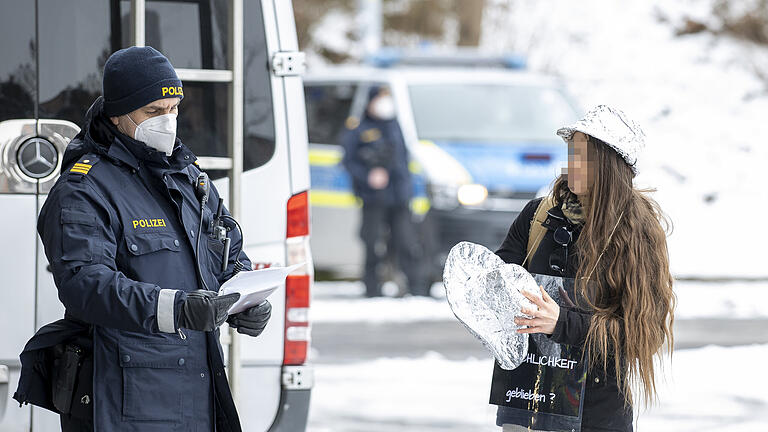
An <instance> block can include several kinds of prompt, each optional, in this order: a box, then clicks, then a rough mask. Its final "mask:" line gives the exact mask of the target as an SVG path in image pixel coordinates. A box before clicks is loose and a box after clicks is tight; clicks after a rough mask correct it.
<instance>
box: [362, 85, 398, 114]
mask: <svg viewBox="0 0 768 432" xmlns="http://www.w3.org/2000/svg"><path fill="white" fill-rule="evenodd" d="M368 112H369V113H370V114H371V115H372V116H373V117H375V118H377V119H379V120H392V119H393V118H395V100H394V99H393V98H392V95H390V94H389V91H386V90H382V91H381V92H379V94H378V96H376V97H375V98H374V99H373V100H372V101H371V104H370V105H369V106H368Z"/></svg>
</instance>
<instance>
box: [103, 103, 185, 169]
mask: <svg viewBox="0 0 768 432" xmlns="http://www.w3.org/2000/svg"><path fill="white" fill-rule="evenodd" d="M179 102H181V99H180V98H167V99H158V100H156V101H154V102H150V103H148V104H147V105H144V106H143V107H141V108H139V109H137V110H135V111H132V112H130V113H128V114H125V115H121V116H118V117H110V120H111V121H112V123H113V124H114V125H115V126H117V129H118V130H119V131H120V132H122V133H124V134H126V135H128V136H129V137H132V138H133V139H135V140H136V141H141V142H143V143H144V144H146V145H148V146H149V147H152V148H154V149H155V150H157V151H160V152H163V153H165V155H166V156H170V155H171V154H172V153H173V146H174V144H175V142H176V116H177V115H178V113H179Z"/></svg>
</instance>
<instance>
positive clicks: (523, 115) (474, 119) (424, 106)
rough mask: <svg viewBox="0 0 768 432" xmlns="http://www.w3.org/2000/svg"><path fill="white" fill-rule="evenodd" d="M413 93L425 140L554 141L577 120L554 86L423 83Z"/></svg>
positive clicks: (418, 129) (420, 133)
mask: <svg viewBox="0 0 768 432" xmlns="http://www.w3.org/2000/svg"><path fill="white" fill-rule="evenodd" d="M409 91H410V96H411V105H412V108H413V115H414V119H415V122H416V132H417V134H418V137H419V139H423V140H433V141H470V142H472V141H482V142H495V143H499V144H504V143H509V142H511V141H540V140H547V141H549V140H553V139H557V136H556V135H555V131H556V130H557V129H558V128H560V127H562V126H564V125H566V124H570V123H571V122H573V121H574V120H576V116H577V114H576V112H575V110H574V108H573V106H572V105H571V104H570V103H569V101H568V99H567V98H566V96H565V95H564V94H563V93H562V92H561V91H560V90H558V89H556V88H551V87H541V86H522V85H520V86H517V85H503V84H419V85H411V86H409Z"/></svg>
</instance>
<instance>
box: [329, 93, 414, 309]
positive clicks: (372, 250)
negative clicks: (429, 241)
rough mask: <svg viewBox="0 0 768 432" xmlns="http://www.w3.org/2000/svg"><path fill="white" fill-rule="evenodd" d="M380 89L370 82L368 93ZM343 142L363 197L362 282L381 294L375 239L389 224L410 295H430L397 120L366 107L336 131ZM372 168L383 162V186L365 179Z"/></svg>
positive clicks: (371, 294) (368, 292) (373, 293)
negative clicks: (360, 115)
mask: <svg viewBox="0 0 768 432" xmlns="http://www.w3.org/2000/svg"><path fill="white" fill-rule="evenodd" d="M378 92H379V88H378V87H374V88H372V89H371V90H370V92H369V98H373V97H375V96H376V95H377V94H378ZM341 143H342V145H343V147H344V159H343V160H342V163H343V165H344V167H345V168H346V169H347V172H348V173H349V175H350V178H351V180H352V187H353V189H354V191H355V195H357V196H358V197H359V198H360V199H361V200H362V201H363V210H362V224H361V227H360V237H361V239H362V240H363V242H364V243H365V271H364V274H363V283H364V284H365V290H366V295H367V296H369V297H374V296H379V295H381V280H380V279H381V278H380V277H379V275H378V267H379V264H380V263H381V262H382V261H383V260H384V257H382V256H379V255H380V254H379V252H378V249H379V248H378V247H377V245H378V243H379V241H380V238H381V237H382V235H383V234H385V233H386V231H387V229H388V230H389V241H388V242H387V245H388V249H389V251H390V252H393V255H394V258H396V259H397V262H398V264H399V267H400V269H401V270H402V271H403V273H404V274H405V276H406V278H407V279H408V285H409V286H408V290H409V291H410V292H411V294H414V295H429V290H428V287H427V284H426V283H425V281H424V280H423V277H422V274H421V269H420V262H421V261H420V256H421V255H422V252H421V250H420V248H421V246H420V243H419V240H418V236H417V235H416V233H415V230H414V226H413V223H412V221H411V210H410V207H409V205H410V201H411V198H412V196H413V184H412V179H411V172H410V171H409V169H408V151H407V149H406V147H405V141H404V140H403V134H402V131H401V130H400V126H398V123H397V120H395V119H388V120H382V119H378V118H375V117H373V116H372V115H370V113H369V112H368V110H366V112H365V114H364V116H363V118H362V120H361V121H360V124H359V125H357V127H355V128H352V129H347V130H345V131H344V132H343V135H342V136H341ZM374 168H383V169H385V170H386V171H387V174H388V175H389V182H388V183H387V185H386V187H384V188H382V189H374V188H372V187H371V186H370V185H369V184H368V175H369V173H370V172H371V170H372V169H374Z"/></svg>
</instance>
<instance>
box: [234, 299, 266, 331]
mask: <svg viewBox="0 0 768 432" xmlns="http://www.w3.org/2000/svg"><path fill="white" fill-rule="evenodd" d="M271 316H272V304H270V303H269V301H267V300H264V301H263V302H262V303H260V304H259V305H258V306H254V307H252V308H249V309H246V310H244V311H242V312H240V313H236V314H234V315H231V316H230V317H229V319H227V323H228V324H229V326H230V327H232V328H236V329H237V332H238V333H242V334H246V335H248V336H253V337H256V336H258V335H260V334H261V332H263V331H264V328H265V327H266V326H267V323H268V322H269V318H270V317H271Z"/></svg>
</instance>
